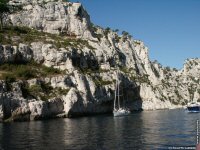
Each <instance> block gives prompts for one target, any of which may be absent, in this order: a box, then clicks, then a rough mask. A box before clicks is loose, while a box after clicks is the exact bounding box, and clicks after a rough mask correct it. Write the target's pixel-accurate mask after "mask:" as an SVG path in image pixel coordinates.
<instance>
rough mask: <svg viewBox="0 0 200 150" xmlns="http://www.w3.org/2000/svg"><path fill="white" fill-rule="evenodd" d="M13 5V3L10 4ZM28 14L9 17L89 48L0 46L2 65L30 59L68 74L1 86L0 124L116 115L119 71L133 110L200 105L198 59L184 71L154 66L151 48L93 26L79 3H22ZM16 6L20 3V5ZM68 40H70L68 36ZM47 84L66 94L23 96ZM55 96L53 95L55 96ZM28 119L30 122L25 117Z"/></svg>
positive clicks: (25, 0)
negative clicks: (25, 90)
mask: <svg viewBox="0 0 200 150" xmlns="http://www.w3.org/2000/svg"><path fill="white" fill-rule="evenodd" d="M12 3H14V0H12ZM18 3H21V4H23V5H24V6H23V8H24V10H22V11H20V12H17V13H15V14H11V15H10V19H11V21H12V23H13V24H14V25H20V26H28V27H32V28H35V29H37V30H41V31H44V32H48V33H53V34H61V33H62V34H64V35H65V36H64V38H71V39H72V40H74V39H76V38H75V37H74V36H73V35H76V36H77V37H79V38H82V39H87V42H88V45H87V44H85V45H84V46H74V45H73V44H71V45H68V46H64V47H60V48H57V47H56V46H55V45H54V44H52V43H51V42H49V43H48V42H47V41H46V42H43V41H40V42H36V41H33V42H31V43H30V44H24V43H23V42H22V43H20V44H18V45H1V44H0V64H2V63H7V62H12V63H15V62H16V61H25V62H27V61H31V60H32V59H33V60H34V61H36V62H38V63H40V64H43V65H45V66H48V67H54V68H59V69H60V70H63V71H65V74H63V75H58V76H51V77H46V78H38V79H31V80H28V81H23V82H22V81H17V82H15V83H12V86H11V87H12V88H11V89H10V91H9V90H8V87H7V85H6V83H5V81H0V120H2V119H7V118H9V117H12V116H13V117H14V118H13V119H16V120H17V119H19V118H17V116H23V118H24V119H25V120H26V119H27V120H28V118H29V120H34V119H42V118H48V117H56V116H58V115H61V114H64V115H65V116H68V117H74V116H80V115H87V114H96V113H106V112H112V110H113V99H114V92H115V80H116V70H117V68H119V73H120V76H121V77H120V81H121V82H120V83H121V84H120V86H121V88H122V87H123V88H124V91H123V92H124V95H126V99H127V102H126V106H127V107H128V108H130V109H131V110H140V109H143V110H156V109H172V108H178V107H183V106H185V105H186V104H187V103H188V102H189V101H192V100H194V101H200V86H199V85H200V59H199V58H195V59H189V60H187V61H186V62H185V64H184V67H183V69H182V70H176V69H172V68H169V67H163V66H161V65H160V64H159V63H158V62H156V61H154V62H151V61H150V60H149V56H148V48H147V47H146V46H145V44H144V43H143V42H142V41H139V40H134V39H133V38H131V37H130V36H128V35H121V36H119V35H118V34H117V33H116V32H113V31H111V30H108V29H102V28H100V27H95V26H92V25H91V23H90V19H89V15H88V14H87V12H86V11H85V10H84V8H83V7H82V6H81V4H80V3H64V2H60V1H59V2H52V1H51V0H49V2H48V3H47V1H46V2H45V3H42V2H41V1H28V0H20V1H18ZM16 4H17V3H16ZM69 35H70V37H69ZM42 82H43V83H46V84H49V85H50V86H51V87H52V88H53V89H54V92H55V91H56V90H58V88H59V89H65V90H66V89H68V90H69V92H68V93H67V92H66V93H62V94H60V95H56V96H54V97H53V98H50V99H49V100H47V101H41V99H40V98H33V97H31V96H30V97H25V96H24V95H23V88H22V87H23V84H27V85H28V86H34V85H39V84H41V83H42ZM52 94H53V93H52ZM27 116H28V117H27Z"/></svg>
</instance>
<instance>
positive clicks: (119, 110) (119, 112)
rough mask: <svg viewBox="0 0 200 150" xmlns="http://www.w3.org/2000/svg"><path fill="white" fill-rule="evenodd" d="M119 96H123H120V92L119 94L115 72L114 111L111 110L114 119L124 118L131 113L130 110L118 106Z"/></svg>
mask: <svg viewBox="0 0 200 150" xmlns="http://www.w3.org/2000/svg"><path fill="white" fill-rule="evenodd" d="M122 91H123V90H122ZM120 96H123V94H122V95H120V92H119V75H118V71H117V78H116V89H115V99H114V109H113V115H114V117H119V116H126V115H129V114H130V113H131V112H130V110H128V109H126V108H125V107H121V106H120Z"/></svg>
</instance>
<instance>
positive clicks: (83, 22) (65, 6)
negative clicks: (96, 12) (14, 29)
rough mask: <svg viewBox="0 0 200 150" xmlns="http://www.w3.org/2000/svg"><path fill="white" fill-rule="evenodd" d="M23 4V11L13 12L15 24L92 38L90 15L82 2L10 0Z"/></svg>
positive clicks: (12, 20)
mask: <svg viewBox="0 0 200 150" xmlns="http://www.w3.org/2000/svg"><path fill="white" fill-rule="evenodd" d="M10 3H12V4H13V3H15V4H21V5H23V6H24V7H23V11H20V12H17V13H15V14H11V15H10V16H9V17H10V20H11V23H12V24H14V25H19V26H28V27H31V28H35V29H38V30H40V31H43V32H48V33H53V34H61V33H62V34H65V35H74V36H77V37H82V38H86V39H92V35H91V32H90V28H91V26H90V25H91V23H90V17H89V15H88V14H87V12H86V11H85V9H84V8H83V6H82V5H81V4H80V3H70V2H61V1H60V2H54V1H53V0H49V1H36V0H35V1H29V0H21V1H18V2H17V1H14V0H13V1H10Z"/></svg>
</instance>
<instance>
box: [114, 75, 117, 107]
mask: <svg viewBox="0 0 200 150" xmlns="http://www.w3.org/2000/svg"><path fill="white" fill-rule="evenodd" d="M116 100H117V78H116V83H115V99H114V110H115V109H116Z"/></svg>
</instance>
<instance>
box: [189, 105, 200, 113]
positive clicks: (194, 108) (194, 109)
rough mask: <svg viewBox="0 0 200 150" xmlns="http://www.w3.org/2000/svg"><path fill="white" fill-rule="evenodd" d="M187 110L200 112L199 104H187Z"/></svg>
mask: <svg viewBox="0 0 200 150" xmlns="http://www.w3.org/2000/svg"><path fill="white" fill-rule="evenodd" d="M187 109H188V112H200V106H188V107H187Z"/></svg>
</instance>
